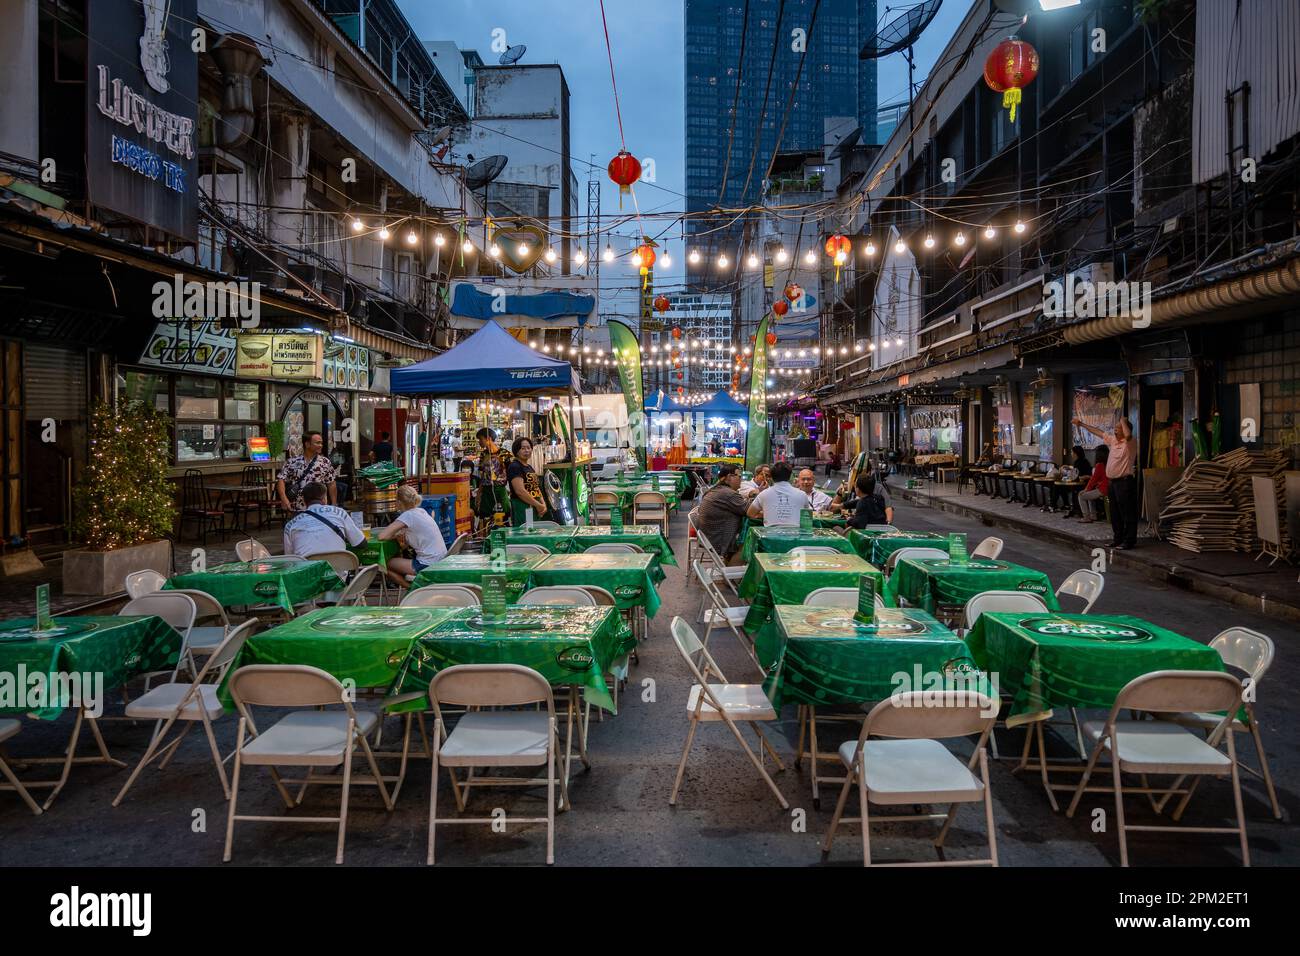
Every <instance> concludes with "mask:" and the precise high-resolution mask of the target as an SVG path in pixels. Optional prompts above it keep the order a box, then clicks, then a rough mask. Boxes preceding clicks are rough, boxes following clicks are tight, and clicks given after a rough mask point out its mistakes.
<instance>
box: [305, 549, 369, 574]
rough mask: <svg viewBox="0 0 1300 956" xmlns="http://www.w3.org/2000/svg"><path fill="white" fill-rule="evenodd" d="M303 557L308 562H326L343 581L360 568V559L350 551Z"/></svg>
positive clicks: (317, 553) (327, 552)
mask: <svg viewBox="0 0 1300 956" xmlns="http://www.w3.org/2000/svg"><path fill="white" fill-rule="evenodd" d="M303 557H304V558H306V559H307V560H308V561H325V562H327V563H328V564H329V566H330V567H331V568H333V569H334V573H335V574H337V575H338V576H339V577H340V578H342V579H343V580H344V581H346V580H348V578H349V577H351V575H352V572H353V571H356V570H357V569H358V568H360V567H361V559H360V558H358V557H357V556H356V555H355V554H353V553H352V552H351V551H317V552H316V553H315V554H304V555H303Z"/></svg>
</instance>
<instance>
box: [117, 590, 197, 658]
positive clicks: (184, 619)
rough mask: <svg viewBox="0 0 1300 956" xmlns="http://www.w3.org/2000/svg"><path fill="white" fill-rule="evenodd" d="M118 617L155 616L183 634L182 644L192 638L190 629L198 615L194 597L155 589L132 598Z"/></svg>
mask: <svg viewBox="0 0 1300 956" xmlns="http://www.w3.org/2000/svg"><path fill="white" fill-rule="evenodd" d="M117 614H118V617H136V616H153V617H160V618H162V619H163V620H164V621H166V622H167V623H168V624H170V625H171V626H172V627H173V628H174V629H175V630H176V632H177V633H178V634H180V636H181V642H182V644H181V646H182V647H183V646H184V642H186V641H188V640H189V638H190V629H191V628H192V627H194V621H195V619H196V618H197V617H198V607H197V606H196V605H195V603H194V598H192V597H190V595H188V594H183V593H181V592H179V591H155V592H154V593H152V594H142V595H141V596H140V597H138V598H132V599H131V600H129V601H127V602H126V603H125V604H124V605H122V609H121V610H119V611H118V612H117Z"/></svg>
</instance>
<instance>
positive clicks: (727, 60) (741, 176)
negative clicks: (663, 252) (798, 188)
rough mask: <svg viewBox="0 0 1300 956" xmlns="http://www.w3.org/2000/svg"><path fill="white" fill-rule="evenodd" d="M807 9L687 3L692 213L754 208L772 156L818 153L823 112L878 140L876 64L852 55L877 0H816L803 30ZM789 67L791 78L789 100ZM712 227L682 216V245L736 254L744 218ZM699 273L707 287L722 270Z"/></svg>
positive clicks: (864, 37)
mask: <svg viewBox="0 0 1300 956" xmlns="http://www.w3.org/2000/svg"><path fill="white" fill-rule="evenodd" d="M815 6H817V0H784V3H782V2H781V0H749V2H748V3H746V4H741V3H738V2H736V0H686V16H685V21H686V31H685V33H686V56H685V61H686V194H687V209H688V210H690V211H691V212H693V213H701V212H705V211H707V210H709V209H712V208H714V207H715V206H722V207H724V208H735V207H738V206H746V205H753V204H755V203H756V202H757V200H758V198H759V197H760V196H761V195H762V190H763V177H764V175H765V173H766V172H767V168H768V164H769V163H770V162H771V161H772V157H773V154H774V152H775V151H776V150H777V149H778V148H779V149H780V151H781V152H783V153H786V152H795V151H801V150H813V149H821V147H822V141H823V132H824V127H823V120H824V119H825V117H828V116H851V117H855V118H856V120H857V122H858V124H859V125H860V126H861V127H862V142H866V143H873V142H875V141H876V115H877V114H876V61H875V60H859V59H858V53H859V51H860V50H861V49H862V47H863V45H864V44H866V42H867V41H868V40H870V39H871V37H872V36H874V34H875V29H876V0H821V3H820V7H819V8H818V10H817V21H816V23H815V25H812V29H811V30H809V26H810V24H811V20H812V13H813V8H814V7H815ZM782 8H783V10H782ZM746 9H748V23H747V25H746V22H745V14H744V11H745V10H746ZM778 10H782V13H781V17H780V20H779V22H778V16H777V14H778ZM742 34H743V37H744V43H743V47H744V55H743V57H742V56H741V48H742V42H741V41H742ZM805 50H806V55H805V52H804V51H805ZM773 51H775V60H773ZM801 56H802V57H804V62H803V69H802V71H800V69H799V61H800V58H801ZM769 65H771V71H770V76H771V82H770V86H769V82H768V77H769ZM796 73H798V75H799V84H798V89H797V91H796V93H795V96H794V99H793V102H792V101H791V99H790V90H791V87H792V84H793V83H794V79H795V75H796ZM738 76H739V81H740V92H739V96H737V93H736V84H737V77H738ZM765 94H766V96H765ZM765 98H766V108H764V99H765ZM733 103H734V104H735V116H734V117H733V116H732V115H731V111H732V105H733ZM787 104H790V108H789V110H788V112H787ZM783 127H784V128H783ZM778 135H779V136H780V142H779V144H778V141H777V138H778ZM718 226H719V223H718V222H716V221H711V220H709V219H699V218H693V219H691V220H688V226H687V237H688V244H690V245H691V246H692V247H696V246H697V245H698V247H699V248H700V250H701V252H702V253H703V254H705V255H708V256H709V257H708V258H707V259H705V262H706V263H707V262H710V261H711V260H712V256H713V255H716V254H717V253H719V252H726V253H727V255H728V256H733V257H734V256H735V254H736V252H737V243H738V242H739V241H740V239H741V236H742V233H743V224H742V223H734V224H732V225H730V226H728V227H727V228H725V229H718ZM692 235H695V236H698V239H692V238H691V236H692ZM710 253H712V255H709V254H710ZM732 261H735V260H734V258H733V260H732ZM699 278H700V280H701V284H704V285H709V286H712V285H714V284H716V280H720V279H724V278H726V276H725V275H724V274H720V273H719V272H718V270H715V269H711V268H710V269H704V268H701V269H700V270H699ZM708 280H714V281H708Z"/></svg>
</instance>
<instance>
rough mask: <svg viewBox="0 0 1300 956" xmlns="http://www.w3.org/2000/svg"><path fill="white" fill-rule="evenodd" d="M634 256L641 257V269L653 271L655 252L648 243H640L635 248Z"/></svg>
mask: <svg viewBox="0 0 1300 956" xmlns="http://www.w3.org/2000/svg"><path fill="white" fill-rule="evenodd" d="M636 254H637V255H638V256H640V257H641V268H643V269H653V268H654V265H655V251H654V248H653V247H652V246H650V245H649V244H648V243H642V244H641V245H639V246H637V247H636Z"/></svg>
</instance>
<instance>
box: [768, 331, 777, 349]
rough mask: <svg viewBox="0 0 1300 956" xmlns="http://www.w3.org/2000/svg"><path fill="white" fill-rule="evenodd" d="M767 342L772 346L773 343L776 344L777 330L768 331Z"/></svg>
mask: <svg viewBox="0 0 1300 956" xmlns="http://www.w3.org/2000/svg"><path fill="white" fill-rule="evenodd" d="M767 344H768V345H769V346H771V345H776V333H775V332H768V333H767Z"/></svg>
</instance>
